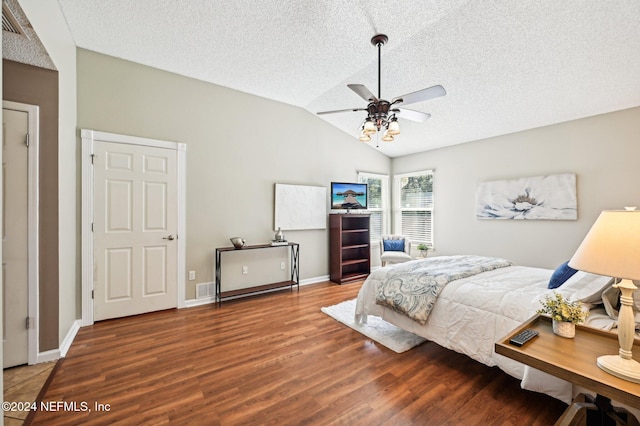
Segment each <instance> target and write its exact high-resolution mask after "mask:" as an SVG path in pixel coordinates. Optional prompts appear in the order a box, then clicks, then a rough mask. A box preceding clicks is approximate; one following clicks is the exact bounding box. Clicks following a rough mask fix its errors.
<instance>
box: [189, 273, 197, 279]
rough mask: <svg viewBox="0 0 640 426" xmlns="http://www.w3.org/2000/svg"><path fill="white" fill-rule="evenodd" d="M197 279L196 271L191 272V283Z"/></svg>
mask: <svg viewBox="0 0 640 426" xmlns="http://www.w3.org/2000/svg"><path fill="white" fill-rule="evenodd" d="M195 279H196V271H189V281H193V280H195Z"/></svg>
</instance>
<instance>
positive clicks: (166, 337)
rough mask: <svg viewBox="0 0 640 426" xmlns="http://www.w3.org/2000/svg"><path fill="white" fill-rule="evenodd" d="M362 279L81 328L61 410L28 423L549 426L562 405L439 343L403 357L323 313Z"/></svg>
mask: <svg viewBox="0 0 640 426" xmlns="http://www.w3.org/2000/svg"><path fill="white" fill-rule="evenodd" d="M359 287H360V284H359V283H353V284H347V285H342V286H339V285H336V284H332V283H321V284H313V285H308V286H303V287H301V288H300V291H299V292H297V291H295V290H294V291H293V292H289V291H284V292H278V293H272V294H269V295H262V296H257V297H253V298H245V299H242V300H238V301H230V302H225V303H223V305H222V307H221V308H218V307H216V306H213V305H207V306H202V307H197V308H189V309H181V310H169V311H162V312H156V313H151V314H146V315H140V316H135V317H130V318H124V319H118V320H110V321H103V322H99V323H96V324H95V325H93V326H91V327H84V328H82V329H81V330H80V331H79V333H78V335H77V336H76V339H75V341H74V343H73V344H72V346H71V348H70V350H69V352H68V354H67V357H66V359H64V360H62V361H61V364H60V365H59V367H58V369H57V371H56V373H55V375H54V377H53V380H52V381H51V383H50V386H49V388H48V390H47V391H46V393H45V395H44V397H43V401H44V402H46V403H51V402H57V401H61V402H62V403H63V405H58V408H59V411H56V412H53V411H38V412H37V413H35V415H31V416H30V417H29V418H28V419H27V422H28V423H31V424H34V425H75V424H88V425H98V424H123V425H125V424H126V425H130V424H136V425H144V424H149V425H162V424H180V425H187V424H195V425H236V424H244V425H253V424H264V425H302V424H307V425H316V424H321V425H377V424H393V425H413V424H421V425H459V424H460V425H461V424H464V425H474V424H482V425H491V424H495V425H503V424H507V425H508V424H512V425H518V426H524V425H550V424H553V423H554V422H555V420H557V419H558V417H560V415H561V414H562V412H563V410H564V409H565V408H566V405H565V404H563V403H561V402H559V401H557V400H555V399H553V398H551V397H548V396H546V395H542V394H537V393H533V392H528V391H523V390H521V389H520V384H519V382H518V381H517V380H515V379H513V378H512V377H510V376H508V375H507V374H505V373H503V372H502V371H501V370H499V369H497V368H495V367H494V368H490V367H487V366H484V365H482V364H479V363H477V362H475V361H473V360H471V359H470V358H468V357H466V356H464V355H460V354H457V353H455V352H452V351H449V350H446V349H443V348H441V347H439V346H437V345H436V344H434V343H431V342H426V343H424V344H422V345H420V346H418V347H416V348H414V349H412V350H410V351H408V352H405V353H403V354H396V353H395V352H392V351H390V350H388V349H386V348H385V347H383V346H381V345H379V344H377V343H375V342H373V341H372V340H370V339H368V338H367V337H365V336H363V335H361V334H359V333H357V332H355V331H353V330H351V329H350V328H348V327H346V326H344V325H342V324H340V323H338V322H337V321H335V320H333V319H332V318H330V317H328V316H327V315H325V314H323V313H322V312H320V307H322V306H329V305H333V304H336V303H339V302H341V301H344V300H348V299H351V298H354V297H355V296H356V295H357V291H358V289H359ZM64 403H66V404H67V406H64ZM96 403H97V404H104V405H103V406H102V407H103V408H104V409H105V411H96V410H95V407H96V406H95V404H96ZM74 404H75V408H77V410H78V411H71V409H72V408H74ZM84 404H87V408H89V409H91V411H90V412H89V411H82V409H83V408H84ZM107 407H108V411H107V410H106V408H107ZM28 423H27V424H28Z"/></svg>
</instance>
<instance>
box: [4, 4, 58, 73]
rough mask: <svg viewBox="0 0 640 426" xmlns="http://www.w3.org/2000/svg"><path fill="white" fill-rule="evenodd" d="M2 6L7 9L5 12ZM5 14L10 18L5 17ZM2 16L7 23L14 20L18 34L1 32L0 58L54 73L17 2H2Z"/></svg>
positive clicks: (47, 55)
mask: <svg viewBox="0 0 640 426" xmlns="http://www.w3.org/2000/svg"><path fill="white" fill-rule="evenodd" d="M4 6H6V8H7V10H6V11H5V7H4ZM5 12H6V13H7V14H10V15H11V16H5ZM2 14H3V17H5V18H6V19H7V20H9V21H13V20H15V25H16V29H17V30H18V32H19V33H13V32H8V31H2V58H3V59H8V60H10V61H14V62H20V63H23V64H28V65H33V66H36V67H39V68H46V69H49V70H53V71H56V67H55V65H54V64H53V61H52V60H51V58H50V57H49V54H48V53H47V51H46V49H45V48H44V46H43V45H42V42H41V41H40V39H39V38H38V35H37V34H36V32H35V31H34V30H33V28H32V27H31V23H30V22H29V20H28V19H27V17H26V16H25V14H24V12H23V11H22V8H21V7H20V5H19V4H18V0H3V10H2ZM11 18H13V19H11Z"/></svg>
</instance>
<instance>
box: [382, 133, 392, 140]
mask: <svg viewBox="0 0 640 426" xmlns="http://www.w3.org/2000/svg"><path fill="white" fill-rule="evenodd" d="M382 140H383V141H385V142H393V136H392V135H391V134H390V133H389V132H388V131H385V132H384V135H382Z"/></svg>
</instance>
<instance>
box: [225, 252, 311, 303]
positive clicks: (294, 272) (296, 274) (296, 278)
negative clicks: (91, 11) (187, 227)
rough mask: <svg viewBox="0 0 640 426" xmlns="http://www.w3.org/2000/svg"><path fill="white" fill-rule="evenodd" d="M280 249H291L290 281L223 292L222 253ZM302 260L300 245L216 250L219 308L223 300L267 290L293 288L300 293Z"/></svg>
mask: <svg viewBox="0 0 640 426" xmlns="http://www.w3.org/2000/svg"><path fill="white" fill-rule="evenodd" d="M280 247H289V248H290V249H291V279H290V280H289V281H281V282H277V283H272V284H264V285H258V286H253V287H247V288H241V289H238V290H230V291H225V292H223V291H222V282H221V279H222V253H225V252H233V251H235V252H238V251H247V250H258V249H270V248H280ZM299 260H300V244H298V243H287V244H286V245H275V246H272V245H271V244H257V245H252V246H244V247H242V248H239V249H237V248H235V247H220V248H217V249H216V300H217V301H218V306H221V305H222V299H223V298H225V297H234V296H242V295H248V294H255V293H258V292H261V291H265V290H272V289H275V288H284V287H289V288H290V289H291V290H293V286H294V285H295V286H297V287H298V291H300V270H299V267H298V263H299Z"/></svg>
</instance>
